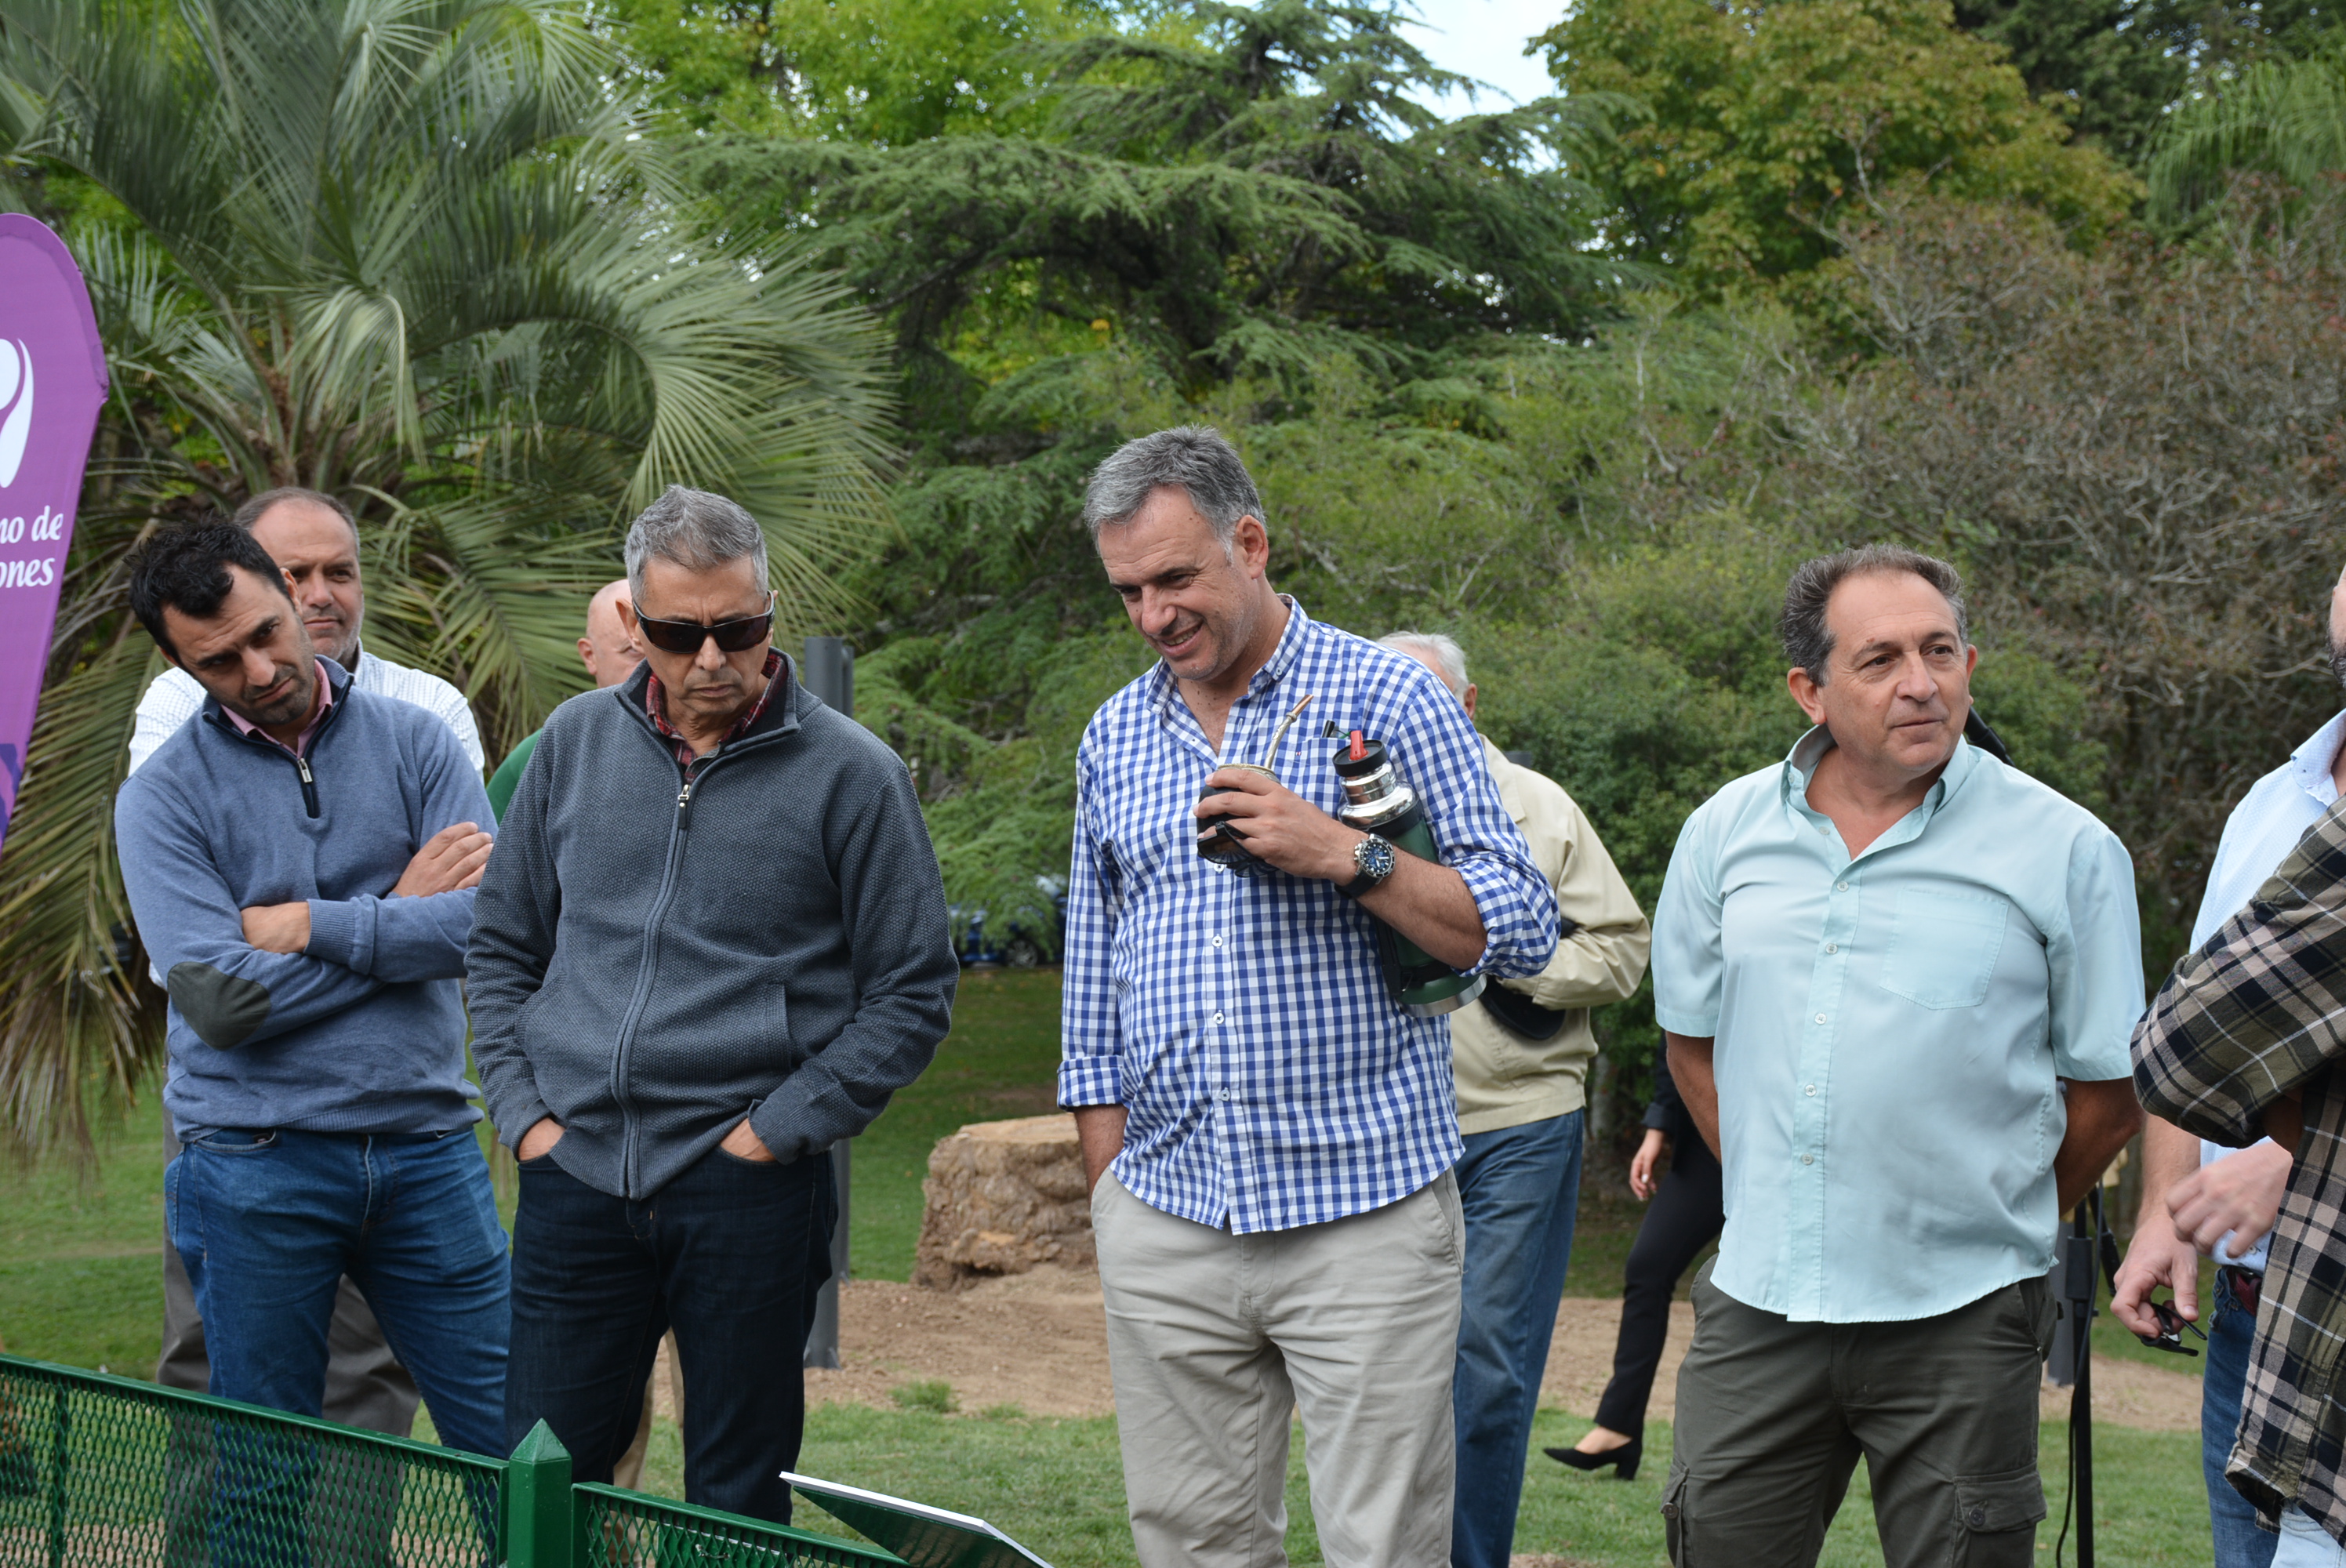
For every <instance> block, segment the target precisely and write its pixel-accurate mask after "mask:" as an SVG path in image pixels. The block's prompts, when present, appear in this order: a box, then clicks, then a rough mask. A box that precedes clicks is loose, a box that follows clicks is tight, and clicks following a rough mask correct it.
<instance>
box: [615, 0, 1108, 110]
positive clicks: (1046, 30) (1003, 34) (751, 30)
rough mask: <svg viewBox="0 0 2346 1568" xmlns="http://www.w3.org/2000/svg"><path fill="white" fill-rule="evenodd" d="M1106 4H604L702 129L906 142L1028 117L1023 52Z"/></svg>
mask: <svg viewBox="0 0 2346 1568" xmlns="http://www.w3.org/2000/svg"><path fill="white" fill-rule="evenodd" d="M1107 15H1108V8H1107V5H1105V4H1103V3H1101V0H720V3H719V4H714V5H679V4H678V0H605V3H604V4H601V5H597V9H596V17H597V25H599V26H601V27H602V28H604V29H605V30H606V31H607V32H608V33H609V35H610V36H612V38H613V39H614V40H615V41H616V42H617V45H618V46H619V48H620V51H621V58H622V61H623V68H624V70H625V72H626V74H627V76H630V77H632V78H634V79H635V80H637V81H638V82H639V83H641V85H643V86H644V87H647V88H648V90H649V91H650V92H651V94H652V96H653V97H654V98H655V100H656V101H657V102H658V104H659V105H660V107H661V108H662V110H663V112H664V113H665V114H666V115H668V117H673V118H674V119H676V120H677V121H678V122H680V123H682V124H683V125H685V126H688V127H691V128H693V129H695V130H709V129H728V130H735V131H744V132H750V133H766V134H776V133H779V134H786V135H800V136H809V137H838V138H843V139H846V140H850V141H857V142H868V143H872V144H875V145H880V146H903V145H905V144H907V143H911V142H915V141H920V140H923V139H925V138H927V137H935V136H942V135H944V134H946V133H947V132H949V131H964V130H970V131H979V132H983V131H985V130H987V129H989V128H994V127H996V125H997V122H998V121H999V120H1000V119H1001V118H1003V117H1005V116H1007V117H1011V118H1013V119H1014V120H1015V117H1016V103H1017V100H1018V98H1019V97H1020V96H1021V95H1023V94H1025V92H1027V91H1028V90H1029V89H1030V88H1032V87H1034V86H1035V76H1034V69H1033V66H1032V64H1031V62H1028V61H1025V60H1024V59H1022V58H1021V57H1020V55H1019V51H1021V50H1023V49H1025V48H1026V47H1028V46H1033V45H1035V44H1036V43H1038V42H1042V41H1046V40H1053V39H1064V38H1068V37H1072V36H1076V35H1077V34H1079V33H1082V32H1085V31H1088V30H1090V29H1091V28H1093V27H1096V26H1097V25H1100V24H1101V23H1102V22H1104V21H1105V20H1107Z"/></svg>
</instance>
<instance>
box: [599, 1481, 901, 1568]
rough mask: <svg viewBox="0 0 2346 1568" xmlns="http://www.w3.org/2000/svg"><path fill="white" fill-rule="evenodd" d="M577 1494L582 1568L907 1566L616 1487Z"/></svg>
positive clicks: (874, 1552) (865, 1550)
mask: <svg viewBox="0 0 2346 1568" xmlns="http://www.w3.org/2000/svg"><path fill="white" fill-rule="evenodd" d="M571 1490H572V1494H573V1495H574V1496H575V1497H576V1499H577V1502H578V1556H579V1560H580V1563H581V1568H793V1565H794V1564H797V1563H833V1564H838V1565H839V1568H903V1560H902V1559H900V1558H898V1557H896V1556H895V1555H894V1554H893V1553H887V1552H882V1550H880V1548H878V1547H876V1546H865V1545H859V1544H857V1543H854V1542H850V1541H840V1540H836V1539H834V1538H832V1537H831V1536H828V1535H811V1534H809V1533H807V1532H805V1531H803V1530H791V1529H788V1528H786V1527H784V1526H782V1525H780V1524H767V1523H763V1522H760V1521H758V1520H754V1519H744V1518H742V1517H740V1516H739V1514H734V1513H719V1512H717V1511H716V1510H715V1509H711V1508H695V1507H693V1506H692V1505H691V1504H690V1503H686V1502H668V1501H667V1500H666V1499H664V1498H658V1497H646V1496H645V1495H644V1494H643V1493H641V1492H622V1491H620V1490H619V1489H618V1488H617V1487H615V1486H591V1485H587V1484H585V1483H581V1484H580V1485H578V1486H576V1487H574V1488H572V1489H571Z"/></svg>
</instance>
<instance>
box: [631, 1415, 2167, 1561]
mask: <svg viewBox="0 0 2346 1568" xmlns="http://www.w3.org/2000/svg"><path fill="white" fill-rule="evenodd" d="M1587 1425H1588V1423H1587V1422H1586V1421H1583V1420H1576V1419H1574V1418H1572V1417H1570V1416H1566V1415H1563V1414H1561V1413H1559V1412H1557V1411H1555V1410H1543V1411H1541V1412H1540V1416H1539V1420H1538V1423H1537V1425H1536V1426H1535V1429H1534V1435H1533V1441H1534V1442H1535V1444H1536V1445H1545V1444H1551V1443H1552V1444H1556V1445H1559V1446H1560V1445H1563V1444H1566V1443H1569V1442H1571V1441H1574V1440H1575V1439H1576V1438H1577V1437H1578V1436H1579V1435H1580V1434H1581V1433H1582V1432H1584V1431H1586V1430H1587ZM1647 1441H1648V1443H1649V1444H1651V1445H1652V1450H1653V1457H1652V1458H1651V1459H1650V1460H1649V1461H1647V1465H1646V1466H1645V1468H1644V1469H1643V1470H1642V1471H1640V1472H1639V1474H1638V1476H1637V1480H1635V1481H1616V1480H1613V1479H1612V1478H1610V1477H1609V1476H1608V1477H1602V1478H1599V1477H1591V1476H1586V1475H1581V1474H1579V1473H1577V1472H1567V1471H1565V1470H1563V1469H1562V1468H1561V1467H1560V1466H1558V1465H1556V1463H1554V1462H1553V1461H1550V1460H1548V1459H1547V1458H1546V1457H1545V1455H1542V1454H1540V1453H1538V1452H1537V1451H1536V1450H1535V1451H1534V1452H1533V1453H1532V1454H1531V1455H1530V1457H1529V1460H1528V1468H1527V1470H1526V1472H1525V1483H1524V1501H1523V1508H1522V1512H1521V1513H1520V1514H1519V1516H1518V1521H1517V1524H1516V1530H1515V1550H1516V1551H1517V1552H1519V1553H1552V1554H1555V1555H1557V1556H1561V1557H1565V1558H1566V1559H1568V1560H1571V1561H1573V1562H1576V1563H1587V1564H1592V1565H1600V1564H1601V1565H1602V1568H1630V1565H1632V1564H1636V1565H1637V1568H1644V1565H1646V1564H1654V1563H1667V1562H1668V1558H1667V1556H1666V1555H1665V1553H1664V1550H1663V1537H1662V1519H1661V1513H1660V1508H1661V1501H1662V1483H1663V1480H1664V1478H1665V1476H1666V1475H1667V1474H1668V1451H1669V1441H1670V1432H1669V1428H1668V1427H1667V1426H1663V1425H1660V1424H1658V1423H1657V1424H1655V1425H1654V1426H1651V1427H1649V1428H1648V1429H1647ZM2041 1443H2042V1449H2041V1451H2042V1455H2043V1460H2044V1464H2045V1471H2046V1476H2045V1499H2046V1502H2047V1504H2048V1506H2049V1508H2050V1510H2051V1517H2050V1518H2049V1519H2048V1520H2047V1521H2046V1522H2045V1526H2044V1527H2043V1528H2042V1529H2041V1530H2040V1531H2039V1532H2038V1534H2037V1543H2038V1548H2039V1551H2040V1552H2041V1553H2043V1554H2044V1561H2045V1562H2047V1563H2050V1562H2051V1561H2052V1555H2051V1554H2052V1548H2053V1543H2054V1538H2055V1534H2056V1533H2057V1532H2058V1530H2059V1528H2060V1521H2061V1510H2062V1502H2063V1495H2064V1492H2063V1488H2064V1481H2063V1480H2062V1476H2063V1466H2064V1461H2065V1459H2066V1453H2067V1443H2068V1432H2067V1430H2066V1428H2064V1427H2061V1426H2047V1427H2045V1429H2044V1431H2043V1433H2042V1437H2041ZM2094 1443H2095V1451H2096V1466H2095V1485H2096V1496H2097V1502H2096V1548H2097V1549H2098V1551H2099V1553H2100V1560H2101V1561H2103V1562H2106V1563H2127V1564H2128V1565H2129V1568H2185V1565H2186V1564H2190V1563H2205V1562H2206V1561H2207V1559H2208V1509H2207V1503H2206V1499H2205V1496H2204V1494H2203V1492H2202V1491H2201V1483H2200V1479H2199V1451H2198V1450H2199V1445H2198V1440H2197V1439H2196V1438H2194V1437H2191V1436H2188V1435H2185V1434H2177V1433H2166V1432H2157V1433H2154V1432H2137V1431H2125V1430H2122V1429H2119V1428H2114V1427H2096V1429H2095V1436H2094ZM799 1468H800V1469H801V1470H802V1471H805V1472H806V1473H808V1474H810V1475H820V1476H822V1477H824V1478H825V1479H826V1480H831V1481H845V1482H847V1483H849V1484H850V1485H853V1486H862V1487H869V1488H871V1489H872V1490H874V1491H878V1492H890V1493H892V1494H894V1495H897V1496H900V1497H903V1496H910V1497H917V1498H919V1499H920V1500H921V1501H922V1502H929V1503H933V1504H935V1505H937V1506H940V1507H944V1508H951V1509H954V1510H957V1511H959V1512H964V1513H974V1514H976V1515H977V1516H979V1517H980V1518H983V1519H987V1520H991V1521H993V1522H994V1523H995V1524H997V1525H999V1526H1001V1527H1002V1528H1003V1529H1004V1530H1005V1531H1006V1532H1009V1533H1010V1534H1011V1535H1013V1536H1015V1537H1016V1538H1017V1539H1018V1540H1019V1541H1020V1542H1021V1543H1023V1544H1025V1546H1027V1547H1028V1548H1030V1549H1031V1550H1033V1551H1034V1552H1035V1553H1038V1554H1039V1555H1041V1556H1042V1557H1044V1558H1045V1559H1046V1560H1048V1561H1049V1562H1051V1563H1056V1564H1057V1565H1058V1568H1125V1565H1127V1564H1130V1563H1133V1561H1134V1559H1133V1553H1132V1541H1131V1537H1130V1536H1129V1535H1128V1534H1127V1532H1126V1530H1125V1527H1124V1487H1123V1478H1122V1469H1121V1465H1120V1462H1119V1461H1118V1458H1117V1444H1116V1424H1115V1422H1113V1421H1111V1420H1042V1419H1036V1418H1031V1417H1021V1416H1005V1415H1000V1414H996V1415H992V1416H976V1415H963V1416H943V1415H933V1414H929V1413H926V1412H923V1411H916V1410H867V1409H864V1408H862V1407H861V1406H838V1405H834V1406H829V1407H826V1408H823V1409H819V1410H815V1411H813V1412H812V1413H811V1415H810V1416H809V1418H808V1422H807V1443H806V1449H805V1451H804V1453H803V1454H802V1456H801V1459H800V1461H799ZM646 1471H647V1473H646V1477H645V1483H646V1485H647V1487H648V1488H650V1489H651V1490H655V1491H658V1492H665V1493H667V1494H668V1495H670V1496H680V1495H682V1461H681V1456H680V1449H679V1445H678V1439H677V1433H676V1430H675V1428H674V1427H673V1426H671V1425H669V1424H668V1423H667V1422H665V1421H663V1422H661V1423H660V1425H659V1427H658V1429H657V1430H656V1431H655V1433H654V1437H653V1444H652V1451H651V1453H650V1455H649V1458H648V1462H647V1466H646ZM1287 1511H1288V1539H1287V1545H1288V1552H1289V1554H1290V1558H1291V1559H1292V1560H1293V1561H1294V1563H1297V1564H1298V1565H1299V1568H1302V1565H1305V1564H1311V1563H1318V1562H1319V1561H1320V1560H1321V1559H1320V1545H1319V1535H1318V1532H1316V1531H1315V1530H1314V1529H1313V1528H1312V1524H1311V1499H1310V1492H1309V1488H1308V1486H1307V1484H1306V1482H1305V1480H1304V1474H1303V1444H1302V1435H1301V1431H1298V1433H1297V1434H1296V1438H1295V1441H1294V1444H1293V1446H1292V1448H1291V1449H1290V1455H1289V1462H1288V1480H1287ZM798 1522H799V1523H800V1524H801V1526H802V1527H804V1528H807V1529H810V1530H819V1531H824V1532H830V1533H834V1534H841V1535H852V1534H853V1533H854V1532H852V1531H850V1530H847V1529H845V1528H844V1527H843V1526H841V1525H839V1524H837V1523H836V1522H831V1521H830V1520H828V1519H827V1518H826V1517H825V1516H824V1515H823V1514H822V1513H821V1511H820V1510H818V1509H815V1508H813V1507H811V1506H808V1505H803V1504H802V1505H801V1509H800V1512H799V1516H798ZM2066 1560H2067V1561H2071V1562H2074V1561H2075V1560H2076V1552H2075V1542H2074V1540H2073V1541H2072V1543H2071V1550H2070V1552H2069V1553H2067V1557H2066ZM1821 1561H1822V1563H1824V1564H1825V1568H1859V1565H1860V1564H1864V1563H1880V1562H1881V1561H1882V1547H1881V1538H1880V1536H1879V1535H1878V1534H1877V1533H1876V1532H1875V1531H1874V1528H1873V1513H1872V1502H1871V1498H1870V1494H1869V1492H1868V1490H1867V1487H1866V1481H1865V1472H1864V1470H1863V1469H1862V1467H1861V1468H1860V1470H1859V1471H1858V1474H1857V1479H1856V1481H1855V1482H1854V1483H1853V1484H1852V1485H1851V1488H1850V1496H1849V1500H1848V1502H1846V1503H1844V1504H1843V1505H1842V1508H1841V1513H1840V1516H1839V1517H1838V1518H1836V1519H1835V1520H1834V1521H1833V1527H1832V1531H1831V1535H1830V1536H1829V1537H1828V1540H1827V1544H1826V1548H1825V1552H1824V1555H1823V1557H1822V1559H1821Z"/></svg>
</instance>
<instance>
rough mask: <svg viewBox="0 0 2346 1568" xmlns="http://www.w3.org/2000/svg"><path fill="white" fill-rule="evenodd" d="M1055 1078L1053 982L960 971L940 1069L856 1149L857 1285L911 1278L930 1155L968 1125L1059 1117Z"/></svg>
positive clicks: (1050, 974)
mask: <svg viewBox="0 0 2346 1568" xmlns="http://www.w3.org/2000/svg"><path fill="white" fill-rule="evenodd" d="M1058 1068H1059V975H1058V972H1057V971H1056V970H1045V969H1028V970H1015V969H965V970H964V971H962V975H961V993H960V995H959V997H958V998H957V999H956V1001H955V1004H954V1026H953V1033H950V1034H948V1035H946V1036H945V1039H944V1044H942V1045H940V1046H938V1047H937V1059H936V1061H935V1062H934V1063H933V1064H931V1065H930V1067H929V1070H928V1071H927V1072H925V1073H923V1074H921V1076H920V1078H919V1079H918V1080H917V1081H915V1082H914V1083H913V1084H912V1085H911V1086H910V1087H909V1088H907V1089H905V1090H903V1092H902V1093H900V1094H899V1095H897V1096H896V1097H895V1098H894V1099H893V1100H892V1101H890V1102H889V1105H888V1108H887V1110H885V1111H884V1112H882V1114H881V1116H880V1119H879V1120H878V1121H876V1122H874V1123H872V1127H871V1130H870V1131H868V1132H866V1133H865V1134H864V1135H862V1137H860V1138H858V1139H856V1140H855V1156H854V1157H855V1175H854V1182H853V1187H852V1196H851V1202H850V1204H849V1213H850V1215H851V1217H852V1224H851V1227H850V1231H849V1238H848V1239H849V1246H850V1248H851V1251H852V1257H853V1259H854V1264H853V1267H854V1270H855V1274H856V1277H857V1278H862V1279H910V1278H912V1277H913V1247H914V1245H915V1244H916V1243H917V1242H918V1241H919V1240H920V1237H921V1201H922V1200H921V1181H922V1178H923V1177H924V1176H927V1175H928V1170H929V1151H930V1150H931V1149H933V1148H935V1147H936V1146H937V1140H938V1139H939V1138H942V1137H945V1136H948V1135H951V1134H952V1133H954V1131H956V1130H957V1129H959V1128H961V1127H963V1126H964V1125H967V1124H969V1123H971V1122H996V1121H1002V1120H1005V1118H1008V1117H1011V1116H1039V1115H1043V1114H1044V1113H1045V1112H1048V1111H1052V1110H1055V1109H1056V1108H1057V1105H1058V1098H1057V1096H1058Z"/></svg>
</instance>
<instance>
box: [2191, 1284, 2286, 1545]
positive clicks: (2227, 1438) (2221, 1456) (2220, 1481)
mask: <svg viewBox="0 0 2346 1568" xmlns="http://www.w3.org/2000/svg"><path fill="white" fill-rule="evenodd" d="M2256 1339H2257V1315H2256V1314H2255V1313H2253V1312H2251V1311H2249V1309H2248V1308H2244V1307H2242V1306H2241V1305H2240V1304H2239V1302H2237V1301H2235V1300H2233V1299H2232V1298H2231V1293H2230V1292H2229V1291H2228V1290H2225V1289H2223V1288H2221V1287H2219V1288H2217V1291H2216V1310H2215V1314H2214V1316H2213V1317H2212V1318H2210V1319H2208V1366H2207V1369H2206V1371H2205V1373H2204V1374H2203V1377H2202V1383H2201V1389H2200V1394H2199V1462H2200V1466H2201V1468H2202V1469H2204V1470H2205V1471H2207V1474H2208V1518H2209V1520H2210V1521H2211V1522H2212V1523H2213V1524H2214V1526H2215V1532H2216V1568H2269V1564H2270V1563H2271V1562H2272V1559H2273V1551H2274V1549H2275V1548H2276V1547H2278V1546H2279V1545H2280V1536H2278V1535H2274V1534H2271V1533H2270V1532H2266V1531H2263V1530H2260V1529H2259V1528H2258V1527H2257V1511H2256V1508H2255V1507H2254V1505H2252V1504H2251V1503H2250V1502H2249V1500H2248V1499H2247V1498H2245V1497H2242V1496H2241V1495H2240V1494H2239V1492H2235V1491H2234V1490H2233V1489H2232V1483H2231V1482H2230V1481H2226V1480H2225V1479H2224V1461H2225V1459H2226V1458H2227V1457H2228V1456H2229V1454H2230V1453H2231V1451H2232V1438H2233V1435H2234V1433H2235V1432H2237V1431H2239V1425H2240V1396H2241V1394H2242V1392H2243V1391H2244V1390H2246V1389H2247V1386H2248V1381H2249V1350H2250V1349H2253V1348H2254V1346H2255V1344H2256Z"/></svg>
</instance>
